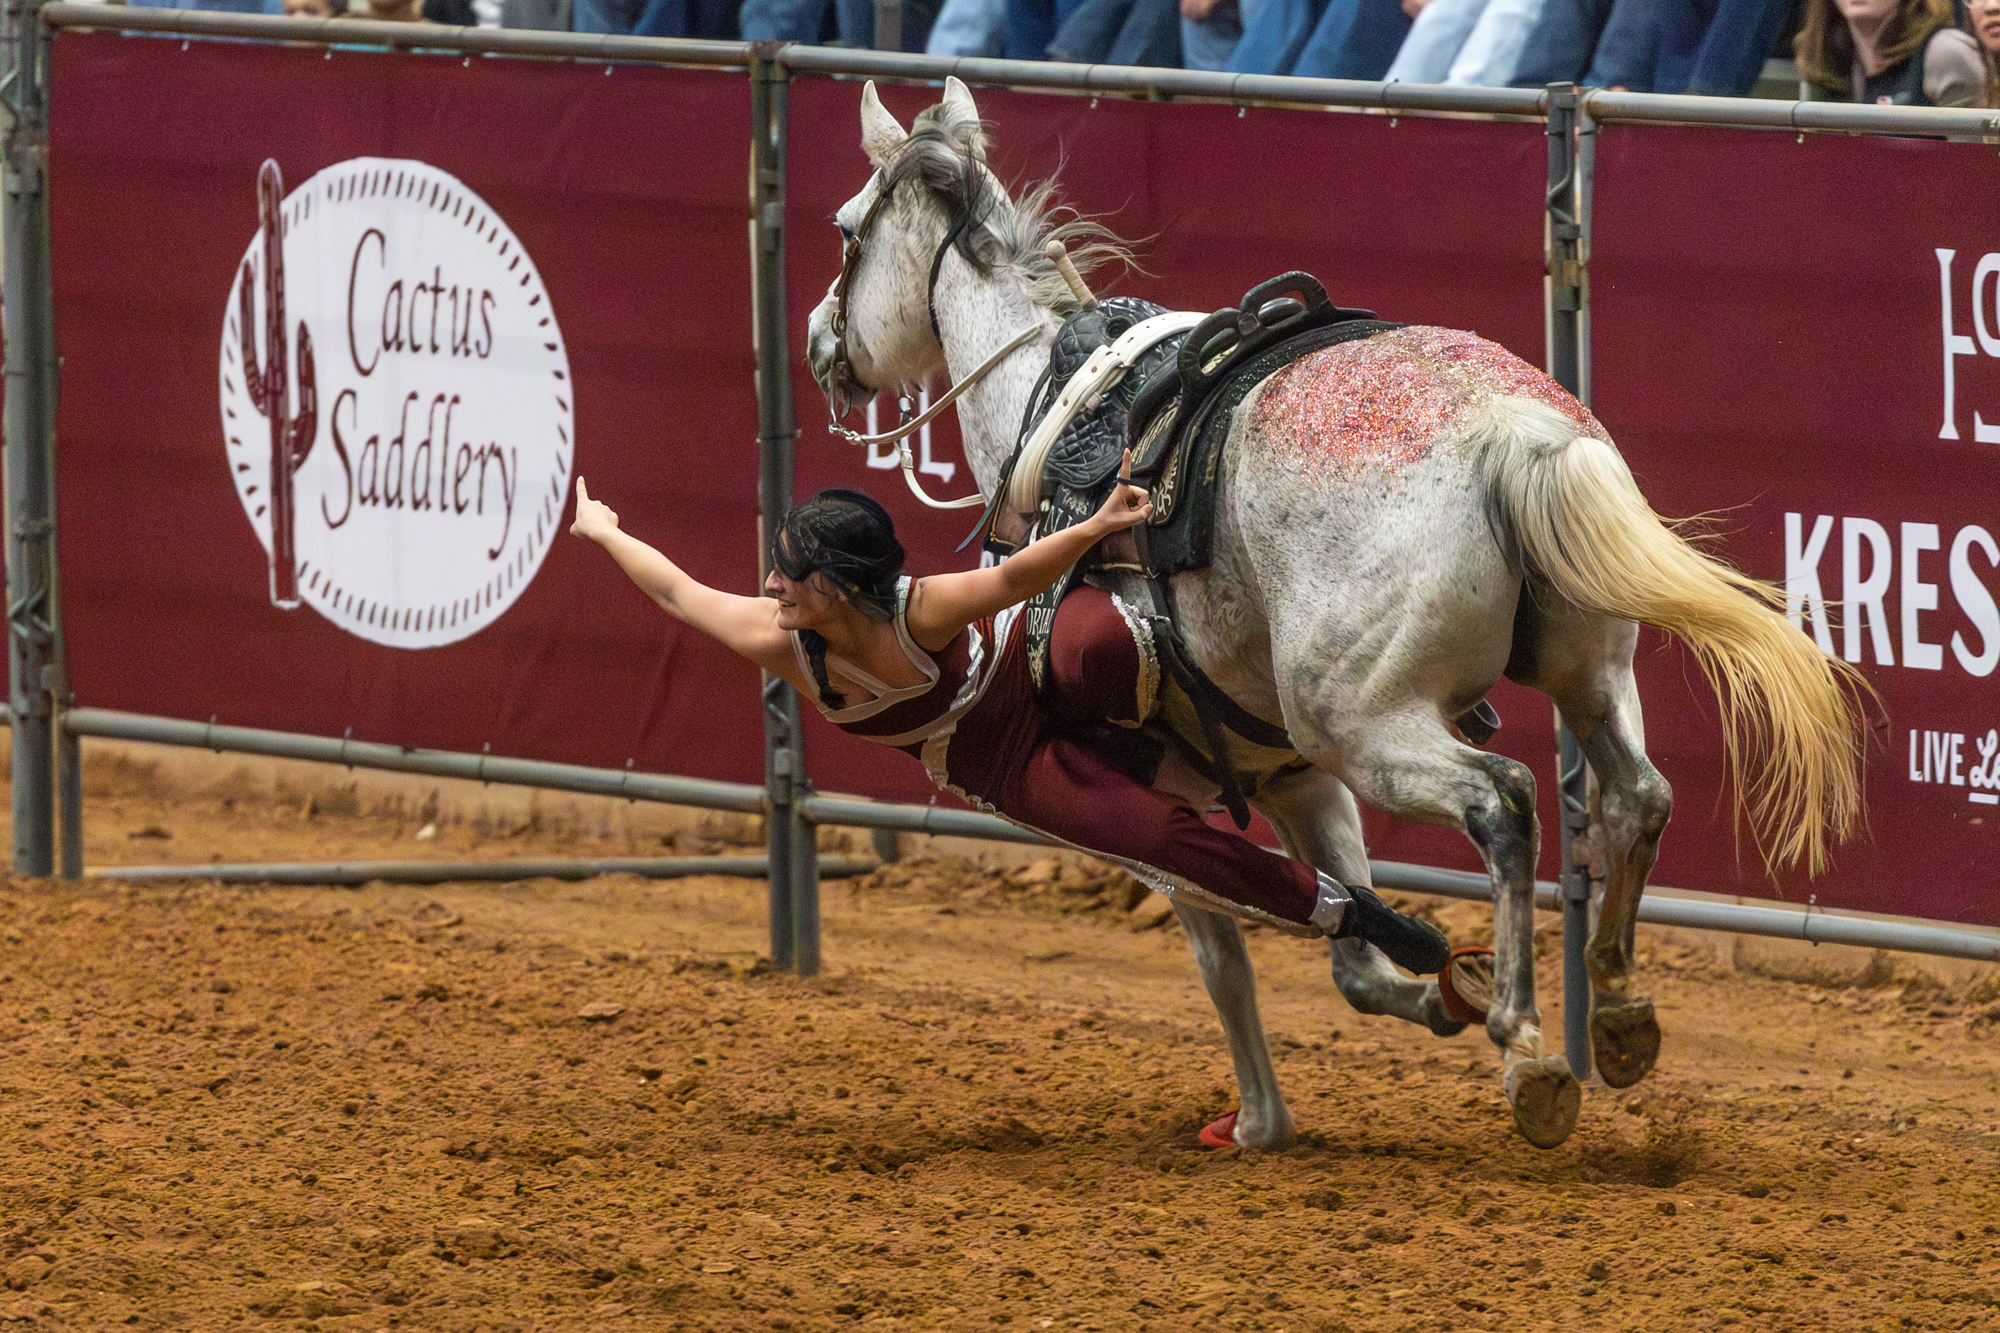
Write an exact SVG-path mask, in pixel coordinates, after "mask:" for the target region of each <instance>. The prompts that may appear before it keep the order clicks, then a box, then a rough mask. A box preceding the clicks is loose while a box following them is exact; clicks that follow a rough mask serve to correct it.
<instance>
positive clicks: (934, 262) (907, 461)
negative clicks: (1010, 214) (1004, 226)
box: [827, 188, 1042, 509]
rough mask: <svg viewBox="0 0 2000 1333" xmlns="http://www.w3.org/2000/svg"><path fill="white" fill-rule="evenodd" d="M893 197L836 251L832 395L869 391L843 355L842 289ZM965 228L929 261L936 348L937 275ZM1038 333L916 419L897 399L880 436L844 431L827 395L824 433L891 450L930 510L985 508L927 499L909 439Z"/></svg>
mask: <svg viewBox="0 0 2000 1333" xmlns="http://www.w3.org/2000/svg"><path fill="white" fill-rule="evenodd" d="M893 193H894V191H893V190H890V189H887V188H885V189H882V190H879V191H878V192H877V193H876V195H875V202H874V203H872V204H870V205H868V211H867V212H866V213H864V214H862V215H861V225H860V226H858V227H856V228H855V229H854V230H853V231H851V232H849V233H848V234H847V243H846V245H845V246H844V247H843V248H842V252H841V256H840V276H839V277H838V278H836V279H834V284H833V367H832V370H831V371H830V372H829V374H828V377H827V378H828V382H829V383H830V384H831V385H832V386H834V388H835V389H836V390H838V389H839V388H840V387H841V386H843V385H851V386H853V387H854V388H856V389H862V390H867V389H868V388H869V386H868V385H866V384H864V383H862V380H861V377H860V376H859V375H857V374H856V373H855V372H854V363H853V361H852V360H851V359H849V357H848V355H847V289H848V287H849V286H850V285H852V283H853V281H854V273H855V270H856V269H857V268H858V267H859V266H860V261H861V247H862V244H863V243H864V242H865V241H866V240H867V238H868V233H869V231H870V230H872V229H873V227H874V225H875V218H876V215H877V214H879V213H880V212H881V211H882V205H883V204H885V203H887V202H888V201H889V198H890V196H891V195H892V194H893ZM971 226H972V218H971V216H970V215H969V214H968V215H965V216H962V217H960V218H959V219H958V221H957V222H955V223H953V224H952V226H951V229H950V230H948V231H947V232H945V234H944V239H943V240H942V241H940V242H938V247H937V250H936V252H935V253H934V254H933V255H932V256H931V273H930V280H929V283H928V284H927V286H926V287H925V290H924V305H925V308H926V309H927V310H928V311H929V312H930V317H931V336H932V337H934V338H936V339H937V341H938V346H939V347H943V346H944V334H943V332H942V331H941V330H940V329H939V327H938V316H937V281H938V272H939V270H941V269H942V268H943V267H944V257H945V256H946V255H947V254H949V253H951V248H952V246H954V245H956V244H957V243H958V241H959V240H960V238H962V237H963V236H964V235H965V233H966V232H967V231H968V230H970V229H971ZM1041 332H1042V328H1041V326H1040V325H1039V324H1031V325H1029V326H1028V327H1027V328H1025V329H1022V330H1021V331H1020V332H1019V333H1017V334H1015V335H1014V336H1013V337H1012V338H1011V339H1009V340H1008V341H1007V342H1006V343H1004V344H1002V345H1001V347H1000V349H999V350H998V351H996V352H994V353H993V355H991V356H989V357H987V358H986V360H984V361H982V362H981V363H980V364H979V366H978V368H977V369H975V370H974V371H973V372H972V373H971V374H970V375H967V376H966V377H965V378H964V379H962V380H960V381H959V382H958V383H956V384H954V385H952V386H951V388H950V389H949V390H948V391H947V392H946V393H945V395H944V397H942V398H940V399H938V400H937V401H936V402H934V403H932V404H931V405H930V406H929V407H928V408H926V409H925V410H924V412H923V413H922V414H921V415H919V416H914V417H913V416H911V415H910V409H909V402H910V400H909V399H908V398H903V399H900V402H901V403H902V404H903V409H902V413H903V415H902V420H901V421H900V422H899V423H898V424H897V426H896V428H895V429H894V430H887V431H883V432H882V433H881V434H880V435H863V434H861V433H860V432H859V431H855V430H850V429H849V428H848V427H846V426H844V425H842V424H841V421H840V417H839V415H838V414H836V413H835V411H834V406H833V404H834V397H833V395H832V394H829V395H828V396H827V416H828V422H827V425H828V429H830V430H831V431H832V432H833V433H834V434H835V435H838V436H840V437H841V438H842V439H844V440H846V441H848V442H849V443H850V444H859V445H866V446H868V447H870V448H873V447H874V446H876V445H879V444H893V445H895V446H896V451H897V454H898V455H899V457H900V459H901V462H902V469H903V480H904V481H905V482H907V483H908V484H909V487H910V491H911V493H912V494H914V495H915V496H916V497H917V499H919V500H921V501H923V502H924V503H925V504H926V505H929V506H930V507H931V508H932V509H965V508H968V507H970V506H972V505H983V504H985V503H986V497H984V496H982V495H977V494H975V495H967V496H963V497H961V498H959V499H956V500H936V499H932V498H931V496H930V495H929V494H928V493H926V492H925V490H924V487H923V483H922V482H920V481H918V480H917V463H916V458H915V457H914V455H912V453H911V452H910V437H911V436H913V435H915V434H916V433H917V432H918V431H920V430H922V429H923V428H924V427H925V426H928V425H930V423H931V422H933V421H935V420H936V419H937V418H938V416H939V415H940V414H941V413H943V411H944V410H945V409H946V408H947V407H950V406H951V405H952V404H953V403H955V402H957V401H958V399H959V398H960V396H962V395H963V394H964V393H965V391H966V390H968V389H970V388H971V387H972V386H973V385H975V384H977V383H979V381H981V380H982V379H985V378H986V376H988V375H989V374H991V373H992V372H993V371H994V370H995V369H997V368H998V367H999V365H1000V363H1001V362H1002V361H1005V360H1006V359H1007V358H1008V357H1010V356H1012V355H1013V354H1014V353H1015V352H1017V351H1019V350H1020V349H1021V348H1022V347H1024V346H1026V345H1027V344H1028V343H1029V342H1031V341H1033V340H1034V339H1035V338H1036V337H1038V336H1039V335H1040V334H1041Z"/></svg>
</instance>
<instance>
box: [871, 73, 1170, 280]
mask: <svg viewBox="0 0 2000 1333" xmlns="http://www.w3.org/2000/svg"><path fill="white" fill-rule="evenodd" d="M989 141H990V140H989V136H988V133H987V125H986V122H985V121H982V120H979V119H978V118H976V117H974V116H969V115H966V114H965V113H964V112H963V111H961V110H960V109H959V108H957V107H954V106H953V105H951V104H950V103H949V102H941V103H939V104H938V105H936V106H933V107H929V108H926V109H925V110H923V111H920V112H918V113H917V117H916V120H915V121H914V122H913V123H912V124H911V126H910V133H909V137H908V138H906V139H905V140H904V141H903V142H902V144H901V145H900V146H899V147H898V148H897V149H896V154H895V156H894V157H893V158H891V159H890V160H889V162H888V164H887V165H886V166H885V167H884V168H883V171H882V186H881V188H883V189H885V190H892V191H893V190H895V189H896V188H898V187H899V186H901V185H903V184H904V183H906V182H915V183H918V184H920V185H921V186H922V187H923V188H925V189H927V190H929V191H930V192H931V193H933V194H934V195H936V196H937V198H938V201H939V202H940V203H941V204H942V205H943V207H944V209H945V212H946V215H947V216H948V217H950V218H951V219H952V220H953V221H954V222H956V221H957V220H958V219H960V218H969V219H971V221H972V222H973V224H974V225H973V226H971V227H968V228H966V229H965V231H963V232H962V233H961V234H960V235H959V238H958V241H957V243H956V247H955V248H956V249H957V250H958V252H959V254H960V255H961V256H963V257H964V259H965V261H966V262H967V263H968V264H970V265H971V266H972V268H973V271H974V272H976V273H978V274H980V275H981V276H982V277H984V276H990V275H991V274H992V273H994V272H995V271H997V270H1001V269H1006V270H1011V271H1012V272H1013V273H1014V274H1015V275H1016V276H1017V277H1019V278H1020V279H1021V281H1022V282H1023V283H1024V284H1025V285H1026V286H1027V289H1028V295H1029V298H1030V299H1031V300H1033V301H1034V303H1035V304H1036V305H1038V306H1042V307H1044V308H1046V309H1048V310H1051V311H1053V312H1054V313H1056V314H1058V315H1067V314H1070V313H1071V312H1073V311H1075V310H1076V309H1077V308H1078V307H1077V301H1076V296H1075V295H1074V294H1073V293H1072V292H1071V291H1070V289H1069V284H1068V283H1066V282H1064V281H1063V277H1062V274H1061V273H1059V272H1058V271H1057V270H1056V266H1055V264H1054V263H1053V262H1052V261H1051V260H1050V259H1049V257H1048V255H1047V253H1045V251H1046V249H1047V246H1048V243H1049V242H1050V241H1061V242H1062V243H1063V245H1064V246H1065V247H1066V248H1068V250H1069V257H1070V261H1071V262H1072V263H1074V264H1075V265H1076V269H1077V272H1078V273H1080V274H1084V275H1088V274H1090V273H1092V272H1094V271H1095V270H1097V269H1100V268H1103V267H1105V266H1106V265H1108V264H1118V265H1122V266H1123V267H1124V268H1126V269H1140V264H1139V262H1138V259H1137V257H1136V255H1135V253H1134V248H1133V244H1132V243H1131V242H1129V241H1127V240H1125V239H1124V238H1123V237H1121V236H1119V235H1118V234H1117V233H1116V232H1114V231H1112V230H1111V229H1110V228H1109V227H1107V226H1105V225H1104V224H1103V223H1102V222H1101V221H1099V220H1098V219H1097V218H1096V217H1093V216H1091V215H1089V214H1086V213H1080V212H1078V211H1077V210H1076V209H1074V208H1072V207H1070V206H1069V205H1067V204H1064V203H1061V202H1059V201H1058V200H1057V198H1056V181H1055V178H1054V177H1050V178H1049V179H1048V180H1044V181H1039V182H1037V183H1035V184H1034V185H1031V186H1029V187H1027V188H1026V190H1024V191H1023V193H1022V195H1021V197H1020V198H1019V199H1015V198H1013V197H1012V196H1011V195H1010V194H1009V193H1008V191H1007V189H1006V187H1005V186H1003V185H1002V184H1001V183H1000V180H999V178H998V177H996V176H995V175H994V174H993V172H992V170H991V169H990V168H989V167H987V165H986V149H987V145H988V143H989ZM982 227H983V229H984V231H985V233H986V235H987V236H988V237H990V238H991V240H990V241H989V242H986V243H984V244H982V243H981V242H980V241H979V240H978V238H977V233H978V232H979V230H980V229H981V228H982ZM1140 271H1143V269H1141V270H1140Z"/></svg>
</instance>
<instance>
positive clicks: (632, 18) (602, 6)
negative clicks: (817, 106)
mask: <svg viewBox="0 0 2000 1333" xmlns="http://www.w3.org/2000/svg"><path fill="white" fill-rule="evenodd" d="M428 6H429V0H426V9H425V13H426V16H428V14H429V8H428ZM645 12H646V0H572V2H571V6H570V15H569V21H570V28H571V30H572V31H575V32H608V33H616V34H619V35H621V36H622V35H623V34H625V33H629V32H631V31H632V29H633V28H635V27H637V26H638V24H639V19H640V16H642V15H643V14H644V13H645ZM735 17H736V16H735V15H734V14H731V15H730V18H731V19H732V20H734V18H735Z"/></svg>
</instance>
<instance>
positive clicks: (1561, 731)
mask: <svg viewBox="0 0 2000 1333" xmlns="http://www.w3.org/2000/svg"><path fill="white" fill-rule="evenodd" d="M1548 97H1549V103H1548V138H1549V188H1548V196H1547V210H1546V223H1547V235H1546V252H1547V256H1548V286H1547V292H1546V298H1545V308H1546V310H1547V312H1548V315H1547V319H1548V363H1549V376H1550V378H1551V379H1553V380H1555V381H1556V383H1558V384H1560V385H1562V386H1563V387H1564V388H1565V389H1568V390H1569V391H1570V392H1571V393H1573V394H1575V395H1576V396H1577V398H1578V399H1579V400H1580V401H1582V402H1584V403H1585V404H1588V403H1589V401H1590V351H1589V347H1590V322H1589V291H1588V289H1587V287H1586V286H1585V273H1584V264H1585V261H1586V260H1587V258H1588V256H1589V251H1588V224H1589V213H1588V209H1589V177H1588V175H1587V166H1588V163H1587V158H1586V151H1585V149H1584V144H1585V143H1586V142H1588V140H1589V138H1592V137H1594V136H1586V135H1584V134H1583V133H1582V130H1583V125H1582V123H1581V122H1582V121H1583V119H1584V118H1585V117H1584V113H1583V112H1582V108H1581V106H1580V98H1579V94H1578V92H1577V88H1576V85H1575V84H1573V83H1552V84H1550V85H1549V89H1548ZM1556 775H1557V798H1556V799H1557V803H1558V806H1559V821H1560V829H1561V838H1562V843H1561V852H1560V860H1561V868H1560V878H1559V882H1560V883H1561V885H1562V911H1563V1053H1564V1054H1565V1055H1566V1056H1567V1057H1568V1059H1569V1067H1570V1072H1571V1073H1573V1074H1575V1075H1576V1076H1577V1077H1578V1078H1579V1079H1584V1078H1589V1077H1590V1066H1591V1052H1590V973H1589V970H1588V968H1587V967H1586V966H1585V962H1584V948H1585V945H1586V944H1587V943H1588V941H1589V939H1590V893H1591V884H1590V872H1589V869H1588V867H1587V866H1586V865H1585V864H1583V863H1582V861H1581V860H1580V859H1579V858H1581V857H1582V856H1583V854H1584V850H1585V849H1584V843H1583V839H1584V836H1585V835H1586V834H1587V833H1588V832H1589V829H1590V790H1589V774H1588V772H1587V771H1586V769H1585V766H1584V760H1583V749H1582V747H1581V746H1579V745H1578V744H1577V740H1576V737H1575V736H1573V735H1571V734H1570V729H1569V728H1568V727H1567V726H1565V725H1564V724H1563V720H1562V714H1561V712H1560V710H1558V712H1557V714H1556Z"/></svg>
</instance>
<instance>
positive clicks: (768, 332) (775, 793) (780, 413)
mask: <svg viewBox="0 0 2000 1333" xmlns="http://www.w3.org/2000/svg"><path fill="white" fill-rule="evenodd" d="M778 51H779V44H778V43H776V42H758V43H757V44H756V46H755V50H754V54H753V55H752V57H751V63H750V134H751V148H750V272H751V286H752V289H753V291H752V299H753V300H754V302H755V307H756V309H755V319H754V325H753V327H754V330H755V334H756V350H757V507H758V525H757V551H758V555H757V574H758V579H759V581H760V582H761V581H762V579H763V578H764V577H765V576H766V575H768V574H769V572H770V559H771V536H772V534H773V533H775V532H776V531H777V525H778V523H779V521H780V520H782V519H783V518H784V515H785V511H786V510H787V509H790V508H791V506H792V466H793V457H794V449H795V446H796V444H797V442H798V434H799V432H798V424H797V421H796V420H795V418H794V416H793V413H792V374H791V361H790V356H791V346H790V343H791V330H790V325H789V319H788V315H787V312H786V305H785V126H786V117H787V109H788V100H787V95H786V93H787V80H788V79H789V77H790V75H789V73H788V71H787V70H786V69H785V67H784V66H783V65H782V64H780V63H779V62H778V59H777V55H778ZM764 781H765V786H766V789H767V790H768V791H769V792H770V810H769V813H768V814H767V815H766V817H765V820H764V828H765V842H766V848H767V850H768V852H769V854H770V877H771V878H770V883H771V962H772V963H773V964H774V965H775V966H777V967H782V968H787V969H790V970H792V971H795V972H797V973H798V974H799V975H801V976H811V975H813V974H814V973H816V972H818V971H819V842H818V830H817V829H816V828H815V827H814V826H813V824H812V822H811V821H809V820H807V819H804V818H802V817H801V816H800V815H799V813H798V804H799V798H800V797H801V796H803V795H804V794H805V792H806V791H807V785H806V772H805V747H804V744H803V737H802V735H801V732H800V726H799V698H798V694H797V693H796V692H795V691H794V690H793V689H792V687H791V686H790V685H789V684H787V683H786V682H784V681H783V680H780V679H779V678H778V677H776V676H766V677H765V678H764Z"/></svg>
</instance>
